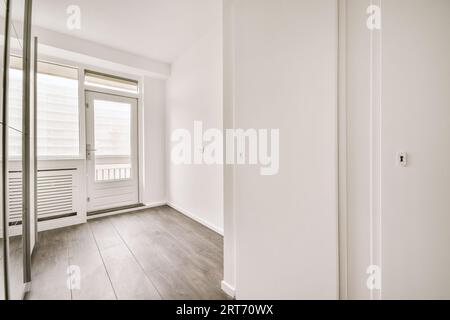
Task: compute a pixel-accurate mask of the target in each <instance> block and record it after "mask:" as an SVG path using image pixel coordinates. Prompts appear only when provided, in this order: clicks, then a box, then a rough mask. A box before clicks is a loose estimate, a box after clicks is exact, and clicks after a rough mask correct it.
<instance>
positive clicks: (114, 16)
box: [13, 0, 222, 63]
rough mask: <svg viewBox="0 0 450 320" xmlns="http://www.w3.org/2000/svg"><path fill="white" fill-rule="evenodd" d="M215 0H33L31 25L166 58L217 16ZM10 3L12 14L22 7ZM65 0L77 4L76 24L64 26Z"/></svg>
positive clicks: (189, 42) (218, 9)
mask: <svg viewBox="0 0 450 320" xmlns="http://www.w3.org/2000/svg"><path fill="white" fill-rule="evenodd" d="M21 2H23V0H21ZM221 2H222V1H221V0H126V1H117V0H58V1H55V0H35V1H33V25H36V26H39V27H43V28H46V29H49V30H53V31H57V32H60V33H64V34H69V35H71V36H74V37H78V38H81V39H86V40H90V41H93V42H97V43H100V44H102V45H106V46H109V47H112V48H116V49H120V50H123V51H127V52H130V53H134V54H136V55H140V56H143V57H146V58H152V59H156V60H159V61H163V62H169V63H171V62H173V61H174V60H176V58H177V57H178V56H179V55H180V54H181V53H182V52H183V51H184V50H186V49H187V48H189V46H190V45H192V43H194V42H195V41H196V40H197V39H199V38H200V37H202V36H203V35H205V34H206V33H207V32H208V30H209V29H210V28H212V27H213V26H214V25H215V24H216V23H219V21H221V15H222V13H221ZM14 3H15V4H16V5H15V10H13V11H14V14H13V16H14V18H15V19H20V17H21V16H23V13H21V12H20V11H21V9H19V8H23V4H19V3H17V2H16V1H14ZM70 5H78V6H79V7H80V9H81V30H73V31H72V30H69V29H68V28H67V20H68V17H69V14H67V12H66V10H67V8H68V7H69V6H70ZM22 12H23V11H22ZM20 20H22V19H20Z"/></svg>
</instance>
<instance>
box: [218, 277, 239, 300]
mask: <svg viewBox="0 0 450 320" xmlns="http://www.w3.org/2000/svg"><path fill="white" fill-rule="evenodd" d="M220 287H221V288H222V291H223V292H225V293H226V294H227V295H228V296H230V297H231V298H233V299H234V298H236V289H235V288H234V287H232V286H230V285H229V284H228V283H227V282H225V280H224V281H222V283H221V285H220Z"/></svg>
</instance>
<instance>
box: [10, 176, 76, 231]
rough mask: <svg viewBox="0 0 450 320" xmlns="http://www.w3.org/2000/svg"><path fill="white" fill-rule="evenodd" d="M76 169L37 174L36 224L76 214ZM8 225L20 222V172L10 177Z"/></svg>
mask: <svg viewBox="0 0 450 320" xmlns="http://www.w3.org/2000/svg"><path fill="white" fill-rule="evenodd" d="M76 174H77V170H53V171H52V170H49V171H40V172H39V173H38V179H37V180H38V181H37V208H38V221H47V220H53V219H58V218H63V217H68V216H72V215H75V214H76V213H77V212H76V204H75V199H76V194H75V193H76V190H77V189H76V188H75V187H74V181H75V180H76V177H75V175H76ZM9 222H10V224H11V225H17V224H21V222H22V176H21V173H20V172H11V173H10V175H9Z"/></svg>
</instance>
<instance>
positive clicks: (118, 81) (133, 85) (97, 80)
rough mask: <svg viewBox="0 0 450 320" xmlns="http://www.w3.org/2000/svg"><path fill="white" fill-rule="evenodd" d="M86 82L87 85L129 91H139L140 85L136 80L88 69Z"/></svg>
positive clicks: (85, 77) (135, 92)
mask: <svg viewBox="0 0 450 320" xmlns="http://www.w3.org/2000/svg"><path fill="white" fill-rule="evenodd" d="M84 84H85V85H87V86H92V87H97V88H102V89H109V90H115V91H121V92H127V93H134V94H138V93H139V85H138V82H137V81H135V80H128V79H124V78H120V77H115V76H110V75H106V74H102V73H98V72H94V71H86V73H85V75H84Z"/></svg>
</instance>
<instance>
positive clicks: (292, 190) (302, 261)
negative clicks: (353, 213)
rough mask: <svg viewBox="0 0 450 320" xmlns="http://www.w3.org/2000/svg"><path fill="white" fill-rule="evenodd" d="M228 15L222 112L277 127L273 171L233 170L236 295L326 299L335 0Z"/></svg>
mask: <svg viewBox="0 0 450 320" xmlns="http://www.w3.org/2000/svg"><path fill="white" fill-rule="evenodd" d="M231 14H232V23H231V29H232V30H233V32H232V35H231V36H232V38H233V39H232V40H231V41H230V40H229V39H226V40H225V43H226V44H227V45H228V46H231V50H232V52H233V53H234V57H232V58H231V61H232V65H233V69H234V71H233V72H234V74H233V75H232V76H231V77H229V78H231V79H228V80H227V81H230V82H231V84H230V83H229V84H228V86H226V88H227V89H228V90H227V95H229V94H232V95H233V97H227V99H226V101H228V104H227V105H225V108H226V109H227V111H226V112H225V114H228V112H230V110H233V109H234V119H235V122H234V126H235V127H236V128H243V129H248V128H268V129H272V128H274V129H277V128H278V129H280V172H279V174H278V175H275V176H261V175H260V171H259V167H258V166H238V167H236V168H235V181H234V188H231V189H234V190H233V191H231V192H234V204H231V206H229V204H227V207H233V206H234V208H235V212H234V214H235V230H234V232H235V233H236V240H235V241H236V242H235V243H236V249H237V251H236V283H235V286H236V288H235V289H236V294H237V298H238V299H279V298H286V299H314V298H323V299H336V298H337V294H338V279H337V275H338V268H337V261H338V257H337V252H338V250H337V246H338V244H337V239H338V235H337V166H336V163H337V152H336V151H337V143H336V142H337V119H336V117H337V1H335V0H322V1H316V0H283V1H280V0H246V1H236V2H235V5H234V8H233V10H231ZM225 21H226V22H227V21H228V22H229V20H228V19H227V17H225ZM228 22H227V23H226V25H227V24H228ZM228 27H230V26H229V25H228ZM225 51H226V52H228V50H225ZM233 60H234V61H233ZM226 61H227V63H229V62H230V58H229V57H227V60H226ZM225 67H229V66H228V65H225ZM230 86H231V87H234V93H230V92H229V87H230ZM233 99H234V104H233V103H232V101H233ZM230 118H231V117H230ZM227 183H229V180H228V179H227ZM225 190H226V192H230V191H229V190H230V189H229V186H226V187H225ZM231 198H232V197H231ZM226 199H227V200H229V199H230V197H228V196H226ZM229 214H233V212H229V211H227V215H229ZM227 219H228V217H227ZM228 234H229V233H228V232H226V233H225V241H226V242H227V241H231V240H229V239H227V237H228ZM231 256H232V255H231ZM225 258H226V259H229V257H228V258H227V256H225ZM228 263H229V261H225V265H226V266H227V265H228ZM225 281H228V279H225ZM231 281H232V279H231ZM230 285H232V284H230Z"/></svg>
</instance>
